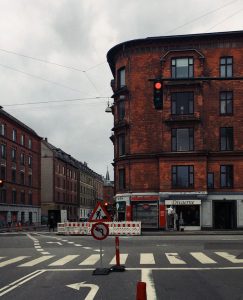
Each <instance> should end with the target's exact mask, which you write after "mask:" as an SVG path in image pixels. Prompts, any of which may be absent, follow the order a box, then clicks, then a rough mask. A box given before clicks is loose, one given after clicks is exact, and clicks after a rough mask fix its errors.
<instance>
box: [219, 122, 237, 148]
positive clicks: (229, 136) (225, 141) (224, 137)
mask: <svg viewBox="0 0 243 300" xmlns="http://www.w3.org/2000/svg"><path fill="white" fill-rule="evenodd" d="M233 144H234V143H233V127H222V128H220V150H221V151H232V150H233Z"/></svg>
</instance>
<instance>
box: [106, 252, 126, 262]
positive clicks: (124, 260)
mask: <svg viewBox="0 0 243 300" xmlns="http://www.w3.org/2000/svg"><path fill="white" fill-rule="evenodd" d="M127 257H128V254H127V253H121V254H120V264H122V265H124V264H125V263H126V260H127ZM115 264H116V256H114V257H113V258H112V260H111V261H110V265H115Z"/></svg>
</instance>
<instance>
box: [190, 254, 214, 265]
mask: <svg viewBox="0 0 243 300" xmlns="http://www.w3.org/2000/svg"><path fill="white" fill-rule="evenodd" d="M190 254H191V255H192V256H193V257H194V258H195V259H196V260H198V261H199V262H200V263H201V264H216V263H217V262H216V261H215V260H213V259H211V258H210V257H208V256H207V255H206V254H204V253H202V252H190Z"/></svg>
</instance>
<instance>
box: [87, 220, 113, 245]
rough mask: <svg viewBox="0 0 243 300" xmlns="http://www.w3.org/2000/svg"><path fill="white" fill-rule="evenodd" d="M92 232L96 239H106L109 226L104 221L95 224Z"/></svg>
mask: <svg viewBox="0 0 243 300" xmlns="http://www.w3.org/2000/svg"><path fill="white" fill-rule="evenodd" d="M91 234H92V236H93V238H95V239H96V240H100V241H101V240H104V239H105V238H106V237H107V236H108V235H109V227H108V225H107V224H105V223H103V222H98V223H95V224H93V226H92V228H91Z"/></svg>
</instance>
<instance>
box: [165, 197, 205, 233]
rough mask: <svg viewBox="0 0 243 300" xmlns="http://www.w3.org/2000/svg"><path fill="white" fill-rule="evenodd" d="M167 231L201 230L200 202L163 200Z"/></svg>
mask: <svg viewBox="0 0 243 300" xmlns="http://www.w3.org/2000/svg"><path fill="white" fill-rule="evenodd" d="M165 206H166V229H167V230H180V229H181V228H183V229H184V230H201V200H165Z"/></svg>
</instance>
